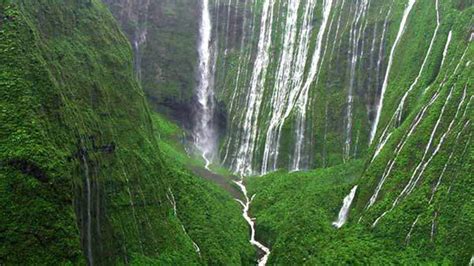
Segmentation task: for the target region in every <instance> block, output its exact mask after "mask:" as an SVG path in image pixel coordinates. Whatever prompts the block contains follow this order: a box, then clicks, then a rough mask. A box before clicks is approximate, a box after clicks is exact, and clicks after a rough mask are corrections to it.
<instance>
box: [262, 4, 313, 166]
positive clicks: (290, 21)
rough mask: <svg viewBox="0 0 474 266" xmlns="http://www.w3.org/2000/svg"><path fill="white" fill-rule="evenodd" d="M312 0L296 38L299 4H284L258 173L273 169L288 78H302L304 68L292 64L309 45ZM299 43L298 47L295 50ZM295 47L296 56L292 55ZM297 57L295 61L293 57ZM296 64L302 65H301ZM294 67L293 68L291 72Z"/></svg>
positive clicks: (289, 95)
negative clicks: (282, 28) (284, 17)
mask: <svg viewBox="0 0 474 266" xmlns="http://www.w3.org/2000/svg"><path fill="white" fill-rule="evenodd" d="M313 3H314V1H308V2H307V4H306V10H305V13H304V18H303V24H302V28H301V31H300V34H299V38H298V39H297V22H298V9H299V4H300V1H298V0H290V1H289V2H288V4H287V15H286V24H285V28H284V29H285V30H284V36H285V37H284V39H283V45H282V52H281V55H280V59H279V62H278V70H277V75H276V81H275V86H274V88H273V92H272V97H271V108H272V113H271V118H270V124H269V127H268V130H267V133H266V140H265V147H264V153H263V161H262V169H261V172H262V173H267V172H268V171H271V170H275V168H276V163H277V160H278V150H277V148H278V142H279V137H280V133H281V126H282V124H283V123H284V120H285V118H284V115H285V112H286V110H285V109H287V108H288V107H289V105H288V101H291V100H292V98H294V97H295V96H294V94H295V93H294V91H292V89H293V88H291V87H292V84H291V78H292V77H296V78H297V79H298V78H300V77H302V74H303V73H302V71H303V70H304V67H297V65H295V64H294V63H295V62H296V61H295V60H297V61H300V60H303V59H302V58H300V57H302V56H304V59H306V54H307V46H308V45H307V44H308V42H309V34H310V29H309V28H308V27H309V22H308V17H309V14H310V13H312V11H310V9H311V10H312V8H314V4H313ZM296 44H299V47H295V45H296ZM295 48H296V50H297V54H296V55H295V53H294V51H295ZM295 56H296V57H297V58H296V59H295V58H294V57H295ZM300 63H302V64H304V62H301V61H300ZM295 67H296V68H297V69H295Z"/></svg>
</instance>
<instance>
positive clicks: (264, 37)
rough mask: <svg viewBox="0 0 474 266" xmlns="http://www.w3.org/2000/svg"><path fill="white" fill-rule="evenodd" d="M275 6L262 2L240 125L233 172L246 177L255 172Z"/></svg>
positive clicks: (272, 3) (271, 2)
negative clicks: (255, 157)
mask: <svg viewBox="0 0 474 266" xmlns="http://www.w3.org/2000/svg"><path fill="white" fill-rule="evenodd" d="M273 5H274V1H272V0H265V1H264V2H263V9H262V15H261V16H262V18H261V21H260V35H259V36H260V38H259V40H258V46H257V55H256V58H255V63H254V66H253V73H252V78H251V81H250V89H249V92H248V97H247V101H246V102H247V104H246V109H245V115H244V119H243V121H242V125H241V127H242V130H241V131H242V135H241V139H240V145H239V148H238V151H237V155H236V161H235V163H234V166H233V169H234V171H235V172H236V173H238V174H240V175H243V176H247V175H250V174H251V173H252V162H253V156H254V148H255V145H256V140H257V125H258V118H259V115H260V109H261V108H260V107H261V104H262V99H263V90H264V84H265V80H266V74H267V67H268V64H269V60H270V54H269V49H270V46H271V43H272V42H271V40H272V30H271V29H272V23H273Z"/></svg>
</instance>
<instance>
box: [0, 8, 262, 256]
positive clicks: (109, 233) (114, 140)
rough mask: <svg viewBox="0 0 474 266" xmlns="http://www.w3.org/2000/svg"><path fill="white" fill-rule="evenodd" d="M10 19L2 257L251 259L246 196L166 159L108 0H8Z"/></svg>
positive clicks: (4, 71) (1, 21)
mask: <svg viewBox="0 0 474 266" xmlns="http://www.w3.org/2000/svg"><path fill="white" fill-rule="evenodd" d="M0 31H1V34H0V60H1V65H0V84H1V91H0V96H1V97H0V98H1V101H0V104H1V105H0V107H1V123H0V129H1V130H0V134H1V138H0V141H1V143H0V146H1V147H2V148H1V149H0V162H1V164H0V167H1V168H0V170H1V171H0V177H1V178H0V191H1V193H0V213H1V216H0V217H1V223H0V232H1V234H0V239H1V242H2V245H1V247H0V264H32V265H33V264H36V265H37V264H64V263H73V264H84V263H86V261H89V262H90V261H94V263H96V264H115V263H132V264H133V263H137V264H142V263H147V264H149V263H155V264H163V263H164V264H182V265H191V264H202V263H206V264H210V263H213V264H240V263H241V262H248V261H249V260H252V258H253V257H254V256H253V252H254V251H253V249H252V248H251V247H250V245H249V244H248V241H247V227H246V225H245V221H243V220H242V219H241V214H240V209H239V206H238V205H237V203H235V202H234V200H233V199H231V198H230V197H229V196H227V195H226V194H225V193H224V192H223V191H222V190H220V189H219V188H217V187H216V186H214V185H211V184H209V182H207V181H203V180H200V179H199V178H197V177H195V176H192V175H191V174H189V173H186V172H184V170H179V169H178V167H179V166H177V164H176V165H171V164H170V162H169V161H168V160H167V159H165V157H166V156H165V155H164V152H162V151H161V150H160V148H159V146H160V145H162V141H161V140H158V138H159V137H158V136H159V135H160V134H161V133H160V131H163V132H164V133H163V134H166V129H165V128H164V127H160V125H159V123H158V126H157V125H153V124H152V119H151V114H150V111H149V110H148V107H147V105H146V101H145V99H144V94H143V92H142V91H141V88H140V87H139V85H138V83H137V82H136V79H135V75H134V73H133V71H132V56H131V49H130V46H129V45H127V41H126V39H125V37H124V35H122V33H121V32H120V30H119V28H118V26H117V25H116V23H115V21H114V19H113V18H112V16H111V14H110V13H109V11H108V10H107V9H106V8H105V6H104V5H103V4H102V3H100V2H99V1H66V2H64V1H34V2H32V1H7V2H2V4H1V6H0ZM91 33H94V34H91ZM163 123H165V122H164V121H163ZM171 192H174V196H175V197H176V203H177V215H175V214H174V211H173V201H172V200H170V197H171V195H170V193H171ZM183 226H184V228H185V230H183ZM193 242H195V243H197V244H198V245H199V247H200V253H198V252H196V250H195V247H194V244H193Z"/></svg>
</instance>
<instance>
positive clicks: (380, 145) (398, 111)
mask: <svg viewBox="0 0 474 266" xmlns="http://www.w3.org/2000/svg"><path fill="white" fill-rule="evenodd" d="M435 7H436V28H435V31H434V33H433V37H432V38H431V41H430V45H429V47H428V51H427V52H426V55H425V58H424V60H423V63H422V64H421V68H420V71H419V72H418V75H417V77H416V78H415V80H414V81H413V83H412V84H411V85H410V87H409V88H408V90H407V91H406V92H405V93H404V95H403V96H402V99H401V100H400V103H399V104H398V106H397V109H396V110H395V112H394V114H393V115H392V117H391V118H390V121H389V122H388V124H387V126H386V127H385V129H384V131H383V132H382V134H381V135H380V139H379V143H378V144H377V150H379V151H380V150H381V149H382V148H383V146H384V145H385V143H387V141H388V139H389V137H390V135H391V133H388V130H389V128H390V127H391V126H392V125H393V124H394V123H395V122H396V124H398V125H399V124H400V122H401V119H402V113H403V107H404V104H405V101H406V98H407V97H408V95H409V93H410V92H411V91H412V90H413V88H414V87H415V86H416V85H417V84H418V81H419V79H420V78H421V75H422V73H423V70H424V69H425V66H426V63H427V62H428V58H429V56H430V54H431V50H432V49H433V45H434V42H435V40H436V36H437V34H438V30H439V27H440V25H441V23H440V16H439V6H438V1H436V2H435ZM451 34H452V32H451V31H450V32H449V34H448V41H447V42H446V46H445V49H444V52H443V60H442V62H441V67H442V66H443V63H444V58H445V56H446V53H447V49H448V47H449V43H450V42H451ZM395 120H396V121H395ZM378 154H379V153H378V152H376V153H375V154H374V156H373V158H372V160H374V159H375V157H377V155H378Z"/></svg>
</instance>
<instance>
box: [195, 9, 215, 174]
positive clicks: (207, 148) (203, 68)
mask: <svg viewBox="0 0 474 266" xmlns="http://www.w3.org/2000/svg"><path fill="white" fill-rule="evenodd" d="M201 10H202V12H201V23H200V25H199V35H200V38H199V45H198V52H199V76H198V77H199V84H198V87H197V89H196V97H197V110H196V115H195V121H194V122H195V123H194V144H195V146H196V148H197V149H198V150H199V151H200V152H201V154H202V157H203V158H204V160H205V161H206V168H208V167H209V165H210V164H211V161H212V160H213V157H214V155H215V150H216V131H215V127H214V124H213V117H214V105H215V104H214V90H213V73H212V62H213V58H212V48H211V35H212V34H211V32H212V24H211V16H210V12H209V0H203V1H202V9H201Z"/></svg>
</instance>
